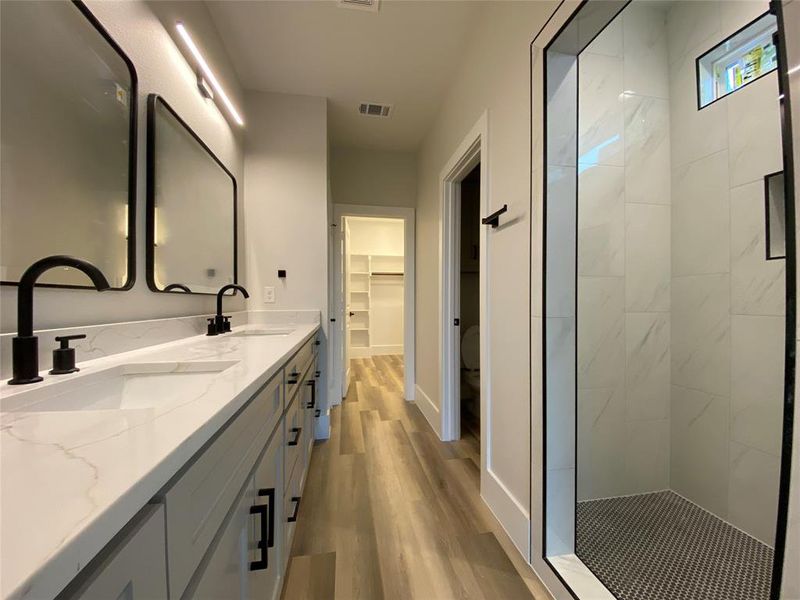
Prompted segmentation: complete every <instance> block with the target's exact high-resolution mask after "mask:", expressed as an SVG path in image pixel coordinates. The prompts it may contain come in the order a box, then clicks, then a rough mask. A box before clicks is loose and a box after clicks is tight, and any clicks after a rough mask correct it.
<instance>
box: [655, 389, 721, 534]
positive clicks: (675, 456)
mask: <svg viewBox="0 0 800 600" xmlns="http://www.w3.org/2000/svg"><path fill="white" fill-rule="evenodd" d="M728 408H729V401H728V399H727V398H723V397H720V396H712V395H710V394H705V393H703V392H700V391H696V390H690V389H686V388H683V387H678V386H673V388H672V413H671V415H670V418H671V446H670V486H671V488H672V489H673V490H675V491H676V492H678V493H679V494H681V495H682V496H684V497H686V498H688V499H689V500H691V501H692V502H694V503H696V504H698V505H700V506H702V507H703V508H705V509H706V510H709V511H711V512H713V513H714V514H715V515H717V516H719V517H721V518H723V519H724V518H725V517H726V516H727V514H728V443H729V442H728Z"/></svg>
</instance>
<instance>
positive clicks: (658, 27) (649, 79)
mask: <svg viewBox="0 0 800 600" xmlns="http://www.w3.org/2000/svg"><path fill="white" fill-rule="evenodd" d="M622 23H623V39H624V47H625V48H624V52H625V58H624V61H625V64H624V72H625V75H624V89H625V91H626V92H632V93H634V94H638V95H643V96H651V97H655V98H668V97H669V76H668V68H667V65H668V61H667V35H666V12H665V11H664V10H663V9H662V8H661V7H657V6H653V5H651V4H649V3H647V2H633V3H631V4H630V5H628V7H627V8H626V10H625V11H624V12H623V13H622Z"/></svg>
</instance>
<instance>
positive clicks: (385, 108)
mask: <svg viewBox="0 0 800 600" xmlns="http://www.w3.org/2000/svg"><path fill="white" fill-rule="evenodd" d="M391 109H392V107H391V105H389V104H375V103H373V102H362V103H361V104H359V105H358V112H360V113H361V114H362V115H364V116H365V117H388V116H389V111H390V110H391Z"/></svg>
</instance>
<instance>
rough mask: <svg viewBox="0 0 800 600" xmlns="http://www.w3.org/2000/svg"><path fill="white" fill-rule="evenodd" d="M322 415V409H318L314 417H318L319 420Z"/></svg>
mask: <svg viewBox="0 0 800 600" xmlns="http://www.w3.org/2000/svg"><path fill="white" fill-rule="evenodd" d="M321 414H322V411H321V410H320V409H317V410H315V411H314V416H315V417H317V418H319V416H320V415H321Z"/></svg>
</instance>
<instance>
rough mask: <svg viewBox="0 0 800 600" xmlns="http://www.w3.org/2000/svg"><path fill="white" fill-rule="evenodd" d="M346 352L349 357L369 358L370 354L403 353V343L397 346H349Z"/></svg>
mask: <svg viewBox="0 0 800 600" xmlns="http://www.w3.org/2000/svg"><path fill="white" fill-rule="evenodd" d="M348 354H349V355H350V358H369V357H370V356H386V355H388V354H403V345H402V344H400V345H399V346H367V347H364V348H359V347H355V348H354V347H351V348H350V350H349V352H348Z"/></svg>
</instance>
